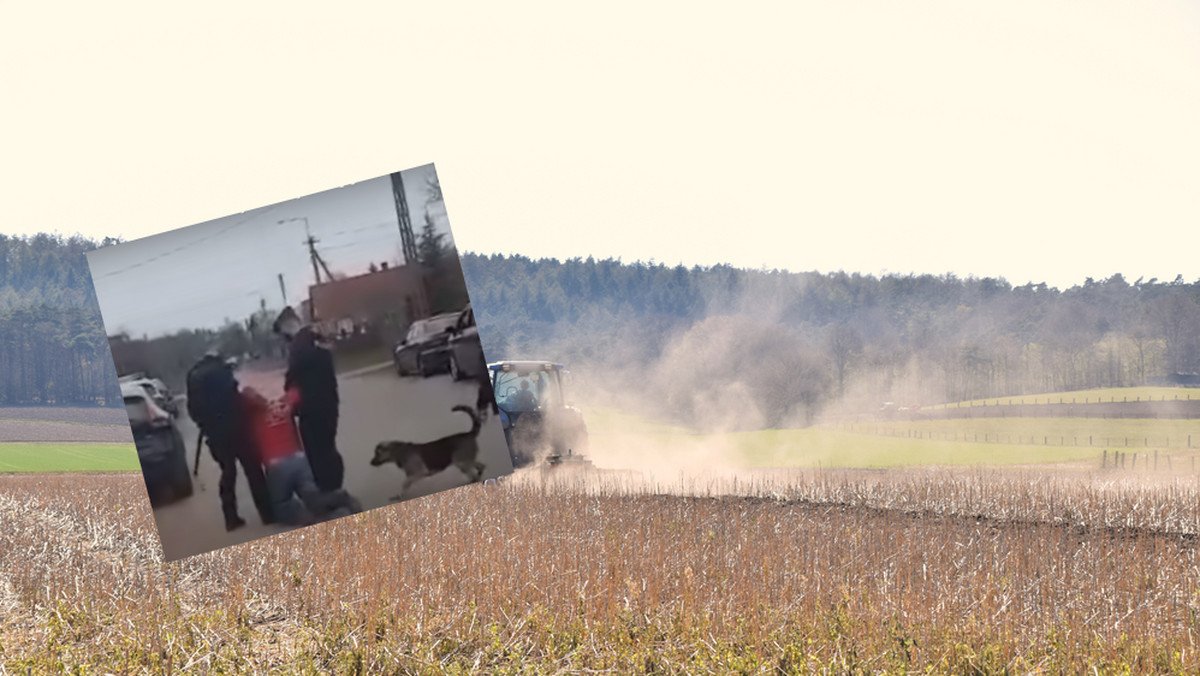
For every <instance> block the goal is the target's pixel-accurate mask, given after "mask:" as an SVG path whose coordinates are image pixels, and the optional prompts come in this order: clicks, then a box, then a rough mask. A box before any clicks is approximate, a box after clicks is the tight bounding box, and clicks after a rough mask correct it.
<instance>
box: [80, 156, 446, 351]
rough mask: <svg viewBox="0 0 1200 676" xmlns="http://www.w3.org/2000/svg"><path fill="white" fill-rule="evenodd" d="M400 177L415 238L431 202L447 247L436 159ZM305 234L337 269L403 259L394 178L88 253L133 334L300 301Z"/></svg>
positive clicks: (106, 307)
mask: <svg viewBox="0 0 1200 676" xmlns="http://www.w3.org/2000/svg"><path fill="white" fill-rule="evenodd" d="M401 176H402V177H403V180H404V193H405V197H406V201H407V202H408V207H409V220H410V221H411V223H412V228H413V233H414V235H416V236H417V237H418V238H419V237H420V234H421V228H422V227H423V226H424V223H425V213H426V209H427V207H428V213H429V216H430V220H431V221H433V223H434V225H435V227H436V228H437V230H438V232H441V233H442V234H443V235H444V238H443V242H445V243H446V244H447V245H453V238H452V236H451V233H450V228H449V224H448V223H447V221H446V213H447V210H446V208H445V205H444V203H437V204H429V203H428V198H429V190H428V187H429V184H428V180H429V179H431V178H436V176H437V174H436V172H435V171H434V167H433V165H426V166H423V167H417V168H415V169H411V170H407V171H402V172H401ZM297 219H306V221H307V222H306V221H305V220H297ZM308 232H311V233H312V235H313V238H314V239H316V240H317V242H316V244H315V248H316V249H317V252H318V253H319V254H320V255H321V258H322V259H323V260H324V261H325V264H326V265H328V266H329V271H330V272H332V273H334V274H335V275H339V274H340V275H346V276H355V275H361V274H364V273H366V272H368V271H369V266H370V264H371V263H375V264H376V265H379V264H381V263H384V262H386V263H387V264H388V265H399V264H401V263H403V261H404V254H403V248H402V247H401V243H400V241H401V240H400V228H399V219H398V216H397V214H396V206H395V199H394V197H393V193H392V182H391V178H390V176H382V177H379V178H376V179H371V180H367V181H360V182H358V183H355V184H353V185H348V186H343V187H340V188H335V189H331V190H327V191H324V192H321V193H318V194H315V195H308V196H305V197H301V198H297V199H294V200H289V201H287V202H282V203H279V204H274V205H267V206H264V207H261V208H257V209H251V210H249V211H247V212H245V213H240V214H235V215H232V216H228V217H225V218H219V219H216V220H213V221H209V222H206V223H200V224H196V225H193V226H189V227H183V228H178V229H174V230H170V231H168V232H165V233H161V234H157V235H150V236H147V237H142V238H140V239H136V240H133V241H131V242H126V243H124V244H118V245H115V246H107V247H101V248H100V249H97V250H95V251H93V252H91V253H89V254H88V266H89V267H90V268H91V271H92V279H93V281H94V283H95V285H96V296H97V298H98V299H99V301H100V311H101V313H102V314H103V316H104V323H105V328H106V329H108V330H109V332H110V334H113V333H117V332H118V331H122V330H123V331H127V332H128V333H129V334H130V335H131V336H134V337H140V336H142V335H143V334H145V335H149V336H151V337H153V336H156V335H160V334H162V333H172V332H174V331H177V330H179V329H181V328H187V329H196V328H218V327H220V326H221V325H223V324H224V322H225V319H226V318H229V319H232V320H234V321H241V320H242V319H245V318H246V317H248V316H250V314H252V313H253V312H255V311H257V310H258V309H259V308H260V307H261V302H262V301H264V300H265V301H266V302H267V307H269V308H271V309H274V310H276V311H278V310H280V309H282V308H283V307H284V300H285V298H284V292H286V293H287V297H286V300H287V303H288V304H291V305H295V306H298V305H299V303H300V302H301V301H302V300H304V299H305V298H307V297H308V286H309V285H311V284H314V283H316V277H315V276H314V274H313V270H312V257H311V256H310V254H309V250H308V245H307V244H305V240H306V239H307V233H308ZM319 270H320V274H321V278H322V280H328V275H327V273H326V272H325V270H324V269H322V268H319ZM279 275H283V286H282V288H281V287H280V284H279Z"/></svg>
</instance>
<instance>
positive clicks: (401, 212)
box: [392, 172, 417, 265]
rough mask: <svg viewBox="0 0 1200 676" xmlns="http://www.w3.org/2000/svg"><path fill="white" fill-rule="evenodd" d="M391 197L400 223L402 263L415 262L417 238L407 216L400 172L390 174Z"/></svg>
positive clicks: (406, 203)
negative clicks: (402, 251) (394, 202)
mask: <svg viewBox="0 0 1200 676" xmlns="http://www.w3.org/2000/svg"><path fill="white" fill-rule="evenodd" d="M392 197H393V198H394V199H395V201H396V220H397V221H398V222H399V224H400V245H401V246H402V247H403V250H404V264H405V265H416V263H417V238H416V237H415V236H413V229H412V220H411V219H410V218H409V217H408V198H407V197H405V195H404V179H403V178H402V177H401V176H400V172H396V173H394V174H392Z"/></svg>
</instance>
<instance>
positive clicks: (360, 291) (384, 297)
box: [305, 263, 429, 336]
mask: <svg viewBox="0 0 1200 676" xmlns="http://www.w3.org/2000/svg"><path fill="white" fill-rule="evenodd" d="M308 296H309V299H308V306H307V307H306V308H305V310H307V313H308V314H310V316H311V319H312V322H313V323H314V324H316V325H317V326H318V327H319V328H320V330H321V332H322V333H325V334H326V335H328V336H345V335H350V334H354V333H357V332H358V331H360V330H364V329H365V330H373V329H377V328H379V327H382V326H392V327H400V328H403V327H407V326H408V324H410V323H411V322H412V321H413V320H414V319H419V318H422V317H428V316H429V300H428V298H427V297H426V294H425V286H424V281H423V279H422V277H421V273H420V269H419V268H416V267H412V266H407V265H401V266H396V267H391V266H388V265H387V264H386V263H384V264H383V265H382V266H381V267H380V269H379V270H378V271H376V272H367V273H365V274H362V275H358V276H355V277H346V278H345V279H338V280H334V281H332V282H325V283H323V284H317V285H314V286H310V287H308Z"/></svg>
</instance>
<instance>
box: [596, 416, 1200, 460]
mask: <svg viewBox="0 0 1200 676" xmlns="http://www.w3.org/2000/svg"><path fill="white" fill-rule="evenodd" d="M584 416H585V419H586V420H587V422H588V428H589V431H590V435H591V438H592V448H593V449H596V452H597V453H602V452H605V451H609V452H612V451H616V452H618V453H619V452H620V451H621V450H622V449H623V448H628V447H632V448H636V449H638V452H640V453H642V454H656V455H659V456H660V457H662V458H663V459H670V461H671V462H687V461H688V460H689V459H691V458H701V459H704V460H703V461H705V462H707V461H709V460H711V459H713V458H720V459H724V460H726V461H728V462H731V463H734V464H736V465H741V466H749V467H818V466H820V467H866V468H882V467H913V466H922V465H967V466H975V465H989V466H1004V465H1031V464H1059V463H1075V462H1081V461H1087V462H1091V461H1095V462H1096V463H1099V462H1100V458H1101V456H1102V455H1103V453H1104V451H1105V450H1106V449H1107V450H1109V451H1110V452H1111V451H1133V452H1137V451H1139V450H1143V451H1144V450H1157V451H1162V452H1164V453H1170V454H1172V455H1174V456H1176V457H1184V456H1190V455H1195V454H1197V453H1198V452H1200V420H1166V419H1164V420H1156V419H1105V418H976V419H956V420H930V421H911V422H910V421H893V422H880V423H877V424H876V423H863V424H854V425H815V426H813V427H809V428H805V429H787V430H761V431H752V432H734V433H727V434H698V433H695V432H692V431H689V430H687V429H685V428H682V427H674V426H670V425H664V424H659V423H655V422H652V421H647V420H644V419H642V418H639V417H638V416H636V415H631V414H626V413H622V412H620V411H616V410H613V409H603V408H602V409H585V410H584ZM625 457H629V454H625Z"/></svg>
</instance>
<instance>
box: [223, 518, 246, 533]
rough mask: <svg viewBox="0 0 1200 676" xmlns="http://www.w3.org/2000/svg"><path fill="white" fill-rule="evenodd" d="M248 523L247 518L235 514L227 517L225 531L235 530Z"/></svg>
mask: <svg viewBox="0 0 1200 676" xmlns="http://www.w3.org/2000/svg"><path fill="white" fill-rule="evenodd" d="M245 525H246V520H245V519H243V518H242V517H240V516H238V515H236V514H234V515H233V516H226V517H225V532H227V533H228V532H231V531H235V530H237V529H239V528H241V527H242V526H245Z"/></svg>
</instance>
